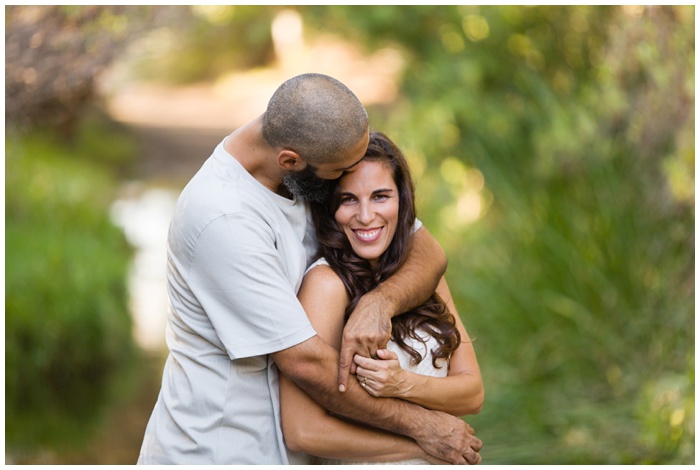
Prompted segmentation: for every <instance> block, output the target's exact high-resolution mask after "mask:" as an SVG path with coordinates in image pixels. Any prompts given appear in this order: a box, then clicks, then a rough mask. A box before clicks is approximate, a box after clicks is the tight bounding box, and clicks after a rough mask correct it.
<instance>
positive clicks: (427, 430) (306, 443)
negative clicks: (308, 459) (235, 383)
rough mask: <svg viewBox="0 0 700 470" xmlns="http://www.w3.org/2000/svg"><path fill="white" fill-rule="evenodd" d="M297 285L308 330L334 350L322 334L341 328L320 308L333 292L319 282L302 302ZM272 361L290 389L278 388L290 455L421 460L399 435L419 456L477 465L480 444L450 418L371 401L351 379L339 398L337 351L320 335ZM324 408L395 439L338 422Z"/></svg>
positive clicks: (406, 405)
mask: <svg viewBox="0 0 700 470" xmlns="http://www.w3.org/2000/svg"><path fill="white" fill-rule="evenodd" d="M324 268H325V267H324ZM319 270H321V268H316V269H314V270H312V271H311V273H309V275H311V274H313V273H314V271H316V272H317V273H318V271H319ZM328 270H330V269H329V268H328ZM338 282H339V281H338ZM306 283H307V280H306V279H305V285H306ZM305 285H302V290H301V292H300V294H299V297H300V299H301V300H302V304H303V305H304V307H305V309H306V310H307V313H309V314H310V315H309V316H310V319H311V320H312V323H313V324H314V328H315V329H317V332H318V333H319V335H324V336H326V337H328V339H329V340H330V341H331V342H333V343H335V344H337V342H338V341H337V339H336V340H335V341H332V340H331V338H330V337H329V335H330V334H331V333H329V331H328V330H331V331H336V333H334V334H335V335H338V334H339V329H340V328H342V320H343V318H342V314H341V315H340V316H338V315H335V316H334V317H332V318H330V319H329V315H330V313H331V311H332V309H330V308H328V307H330V306H331V304H333V303H334V299H336V300H337V295H334V294H333V292H336V293H337V290H335V291H334V290H332V289H331V288H330V287H331V286H329V285H328V284H326V285H323V284H321V285H320V286H319V285H317V289H315V293H314V294H313V296H312V297H305V296H306V292H307V289H305ZM341 288H342V286H341ZM343 295H344V292H343ZM346 301H347V300H346V299H345V302H346ZM312 312H316V314H314V313H312ZM333 323H335V327H333V325H332V324H333ZM274 359H275V362H276V363H277V365H278V367H279V368H280V371H281V372H282V374H283V375H284V376H285V377H286V378H287V379H289V380H290V381H291V382H294V384H296V386H297V387H298V388H297V387H293V386H292V385H294V384H292V383H290V382H289V381H287V380H282V382H281V388H280V393H281V407H282V426H283V429H284V434H285V439H286V440H287V445H288V446H289V447H290V448H291V449H293V450H299V451H303V452H306V453H311V454H314V455H320V456H325V457H329V458H340V459H351V460H358V459H365V460H396V459H403V458H411V457H417V456H423V457H424V458H427V455H426V454H425V453H423V451H422V450H421V449H418V448H417V447H418V446H416V445H415V443H414V442H413V441H412V440H411V439H407V438H405V437H402V436H408V437H410V438H412V439H415V441H416V442H417V444H418V445H419V446H420V447H421V448H422V449H424V450H425V451H426V452H428V453H429V454H431V455H433V456H435V457H438V458H441V459H443V460H445V461H449V462H451V463H467V462H468V463H478V461H479V460H480V457H479V455H478V451H479V450H480V448H481V442H480V441H479V440H478V439H477V438H476V437H474V436H473V435H472V433H473V430H472V429H471V427H469V425H467V424H466V423H464V422H463V421H462V420H460V419H458V418H455V417H453V416H450V415H448V414H445V413H440V412H434V411H429V410H426V409H425V408H423V407H420V406H417V405H414V404H412V403H409V402H406V401H403V400H396V399H377V398H374V397H371V396H370V395H368V394H367V393H365V392H364V391H363V390H362V388H361V387H360V386H359V384H358V383H357V381H356V380H351V381H350V383H349V387H348V389H347V392H345V393H344V394H341V393H340V392H339V391H338V389H337V387H336V386H335V384H336V382H335V379H336V377H335V373H333V371H334V370H335V365H336V364H337V360H338V354H337V351H336V349H335V348H334V347H333V346H331V345H329V344H328V343H327V342H326V341H324V339H322V337H320V336H315V337H313V338H311V339H310V340H307V341H305V342H303V343H301V344H299V345H297V346H294V347H292V348H289V349H286V350H284V351H280V352H278V353H275V354H274ZM302 390H303V392H306V393H305V394H303V392H302ZM300 393H302V394H303V395H300ZM306 394H308V396H306ZM309 396H310V398H311V399H313V400H311V399H309ZM314 401H315V402H317V403H318V405H317V404H316V403H314ZM325 409H327V410H330V411H332V412H333V413H335V414H337V415H340V416H344V417H347V418H349V419H351V420H353V421H356V422H362V423H365V424H367V425H370V426H374V427H377V428H381V429H384V430H386V431H390V432H393V433H397V434H400V435H402V436H395V435H393V434H390V433H386V432H383V431H377V430H371V429H368V428H364V427H362V426H360V425H356V424H351V423H348V422H345V421H342V420H341V419H338V418H335V417H333V416H331V415H329V414H328V413H327V412H326V411H325ZM307 413H308V414H307Z"/></svg>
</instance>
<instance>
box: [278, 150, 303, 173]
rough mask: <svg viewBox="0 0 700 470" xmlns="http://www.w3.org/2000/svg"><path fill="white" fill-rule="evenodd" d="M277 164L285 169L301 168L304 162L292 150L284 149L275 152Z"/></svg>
mask: <svg viewBox="0 0 700 470" xmlns="http://www.w3.org/2000/svg"><path fill="white" fill-rule="evenodd" d="M277 164H278V165H279V166H280V167H281V168H282V169H283V170H286V171H298V170H303V169H304V167H306V162H305V161H304V160H302V159H301V157H300V156H299V154H298V153H296V152H295V151H294V150H289V149H284V150H282V151H280V153H278V154H277Z"/></svg>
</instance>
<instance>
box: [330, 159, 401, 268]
mask: <svg viewBox="0 0 700 470" xmlns="http://www.w3.org/2000/svg"><path fill="white" fill-rule="evenodd" d="M339 190H340V205H339V206H338V209H337V210H336V211H335V220H336V222H338V225H339V226H340V228H341V230H343V231H344V232H345V235H346V236H347V237H348V240H350V245H351V246H352V249H353V251H354V252H355V254H357V255H358V256H359V257H360V258H364V259H366V260H368V261H369V262H370V264H371V265H372V266H373V267H374V266H375V265H376V261H377V259H378V258H379V257H380V256H381V255H382V253H384V252H385V251H386V249H387V248H389V245H390V244H391V240H392V239H393V238H394V233H396V225H397V223H398V219H399V190H398V188H397V187H396V183H394V178H393V176H392V171H391V167H390V165H389V163H387V162H382V161H372V160H362V161H361V162H360V163H359V164H358V165H357V169H356V170H355V171H353V172H352V173H348V174H346V175H344V176H343V177H342V178H341V179H340V181H339Z"/></svg>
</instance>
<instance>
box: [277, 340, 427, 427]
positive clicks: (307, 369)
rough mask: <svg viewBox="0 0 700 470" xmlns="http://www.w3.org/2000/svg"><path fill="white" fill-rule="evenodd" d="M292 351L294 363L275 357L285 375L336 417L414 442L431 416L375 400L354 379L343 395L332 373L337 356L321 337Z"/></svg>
mask: <svg viewBox="0 0 700 470" xmlns="http://www.w3.org/2000/svg"><path fill="white" fill-rule="evenodd" d="M301 348H303V349H304V350H305V351H304V353H305V354H304V355H303V356H301V355H298V354H299V353H300V352H301V351H298V350H299V349H301ZM291 349H294V350H297V351H296V354H295V356H296V357H295V358H294V359H291V358H290V357H288V354H287V355H286V356H285V354H280V353H277V354H275V361H276V362H277V364H278V367H279V368H280V370H281V371H282V373H283V374H285V376H287V377H288V378H289V379H290V380H292V381H293V382H294V383H296V384H297V386H299V388H301V389H302V390H304V391H305V392H306V393H307V394H308V395H309V396H310V397H311V398H313V399H314V400H315V401H316V402H318V403H319V404H320V405H321V406H323V407H324V408H325V409H327V410H329V411H330V412H332V413H334V414H336V415H339V416H343V417H345V418H348V419H351V420H353V421H357V422H360V423H363V424H367V425H370V426H374V427H377V428H380V429H384V430H386V431H390V432H394V433H396V434H401V435H404V436H408V437H412V438H415V437H416V435H417V433H418V432H419V431H420V429H419V428H420V427H421V423H422V422H423V421H424V419H425V416H426V414H428V413H431V412H430V411H428V410H426V409H424V408H422V407H420V406H418V405H414V404H412V403H409V402H406V401H403V400H399V399H393V398H382V399H377V398H374V397H372V396H370V395H369V394H368V393H367V392H365V391H364V390H362V388H361V387H360V386H359V384H358V383H357V381H356V380H354V379H351V380H350V381H349V382H350V383H349V384H348V389H347V391H346V392H344V393H340V392H339V391H338V388H337V382H336V377H335V375H331V374H330V373H329V371H334V370H335V369H336V365H337V363H338V353H337V351H336V350H335V349H334V348H333V347H331V346H329V345H328V344H327V343H326V342H325V341H323V340H322V339H320V338H318V337H314V338H312V339H310V340H308V341H306V342H304V343H302V344H300V345H297V346H295V347H294V348H291ZM291 349H290V350H289V351H290V352H291ZM282 353H284V352H282Z"/></svg>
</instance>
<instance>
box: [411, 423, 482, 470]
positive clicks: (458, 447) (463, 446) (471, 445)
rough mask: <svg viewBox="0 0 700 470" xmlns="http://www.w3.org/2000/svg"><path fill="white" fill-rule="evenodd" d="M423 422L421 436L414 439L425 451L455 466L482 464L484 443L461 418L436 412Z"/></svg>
mask: <svg viewBox="0 0 700 470" xmlns="http://www.w3.org/2000/svg"><path fill="white" fill-rule="evenodd" d="M431 414H432V417H431V419H427V420H425V421H424V422H423V424H422V427H421V429H420V431H419V433H418V434H419V436H418V437H414V438H415V439H416V442H417V443H418V445H419V446H421V448H423V450H425V451H426V452H427V453H428V454H430V455H432V456H434V457H435V458H437V459H441V460H444V461H446V462H449V463H451V464H455V465H465V464H467V465H476V464H478V463H479V462H481V456H480V455H479V451H480V450H481V447H482V443H481V440H480V439H479V438H477V437H476V436H474V429H472V427H471V426H470V425H468V424H467V423H465V422H464V421H462V420H461V419H460V418H456V417H454V416H452V415H449V414H447V413H442V412H439V411H434V412H432V413H431Z"/></svg>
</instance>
